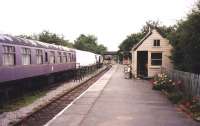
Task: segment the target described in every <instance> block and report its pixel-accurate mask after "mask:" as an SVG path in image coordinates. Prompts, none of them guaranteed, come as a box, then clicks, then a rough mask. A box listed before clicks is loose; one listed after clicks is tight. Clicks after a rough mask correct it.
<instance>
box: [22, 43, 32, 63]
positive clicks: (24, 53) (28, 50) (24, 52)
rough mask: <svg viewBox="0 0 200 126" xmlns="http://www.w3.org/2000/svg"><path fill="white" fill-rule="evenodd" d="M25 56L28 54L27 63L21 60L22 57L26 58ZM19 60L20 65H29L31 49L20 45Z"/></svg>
mask: <svg viewBox="0 0 200 126" xmlns="http://www.w3.org/2000/svg"><path fill="white" fill-rule="evenodd" d="M24 50H25V51H24ZM25 56H29V57H30V59H29V60H30V61H29V64H24V62H23V60H24V59H23V58H26V57H25ZM26 60H27V59H26ZM21 61H22V65H31V49H30V48H27V47H21Z"/></svg>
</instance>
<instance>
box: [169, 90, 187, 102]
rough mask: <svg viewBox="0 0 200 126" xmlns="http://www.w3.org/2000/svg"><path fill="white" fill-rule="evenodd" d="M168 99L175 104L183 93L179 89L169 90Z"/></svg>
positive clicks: (181, 97)
mask: <svg viewBox="0 0 200 126" xmlns="http://www.w3.org/2000/svg"><path fill="white" fill-rule="evenodd" d="M168 99H169V100H170V101H171V102H172V103H174V104H177V103H179V102H180V101H181V100H182V99H183V93H182V92H180V91H176V92H171V93H169V96H168Z"/></svg>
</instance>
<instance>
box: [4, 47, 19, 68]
mask: <svg viewBox="0 0 200 126" xmlns="http://www.w3.org/2000/svg"><path fill="white" fill-rule="evenodd" d="M2 47H3V48H2V49H3V52H2V66H15V65H16V49H15V46H11V45H2ZM6 47H8V48H9V47H10V48H12V50H11V51H10V50H9V49H8V50H7V51H5V48H6ZM6 55H7V56H8V55H12V56H13V62H12V64H5V62H4V61H5V57H4V56H6ZM8 59H9V58H8ZM9 60H10V59H9Z"/></svg>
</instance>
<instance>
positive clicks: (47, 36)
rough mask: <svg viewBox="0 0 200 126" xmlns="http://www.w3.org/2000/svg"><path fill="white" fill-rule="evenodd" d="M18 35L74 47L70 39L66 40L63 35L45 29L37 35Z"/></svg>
mask: <svg viewBox="0 0 200 126" xmlns="http://www.w3.org/2000/svg"><path fill="white" fill-rule="evenodd" d="M18 37H22V38H26V39H32V40H38V41H41V42H46V43H50V44H56V45H62V46H67V47H73V44H72V43H70V42H69V41H68V40H65V39H64V36H63V35H61V36H60V35H57V34H55V33H51V32H49V31H43V32H41V33H39V34H36V35H19V36H18Z"/></svg>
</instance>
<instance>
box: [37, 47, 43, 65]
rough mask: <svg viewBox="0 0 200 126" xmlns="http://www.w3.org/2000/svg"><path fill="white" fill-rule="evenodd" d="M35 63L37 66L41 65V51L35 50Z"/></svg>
mask: <svg viewBox="0 0 200 126" xmlns="http://www.w3.org/2000/svg"><path fill="white" fill-rule="evenodd" d="M36 63H37V64H42V63H43V54H42V50H41V49H36Z"/></svg>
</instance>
